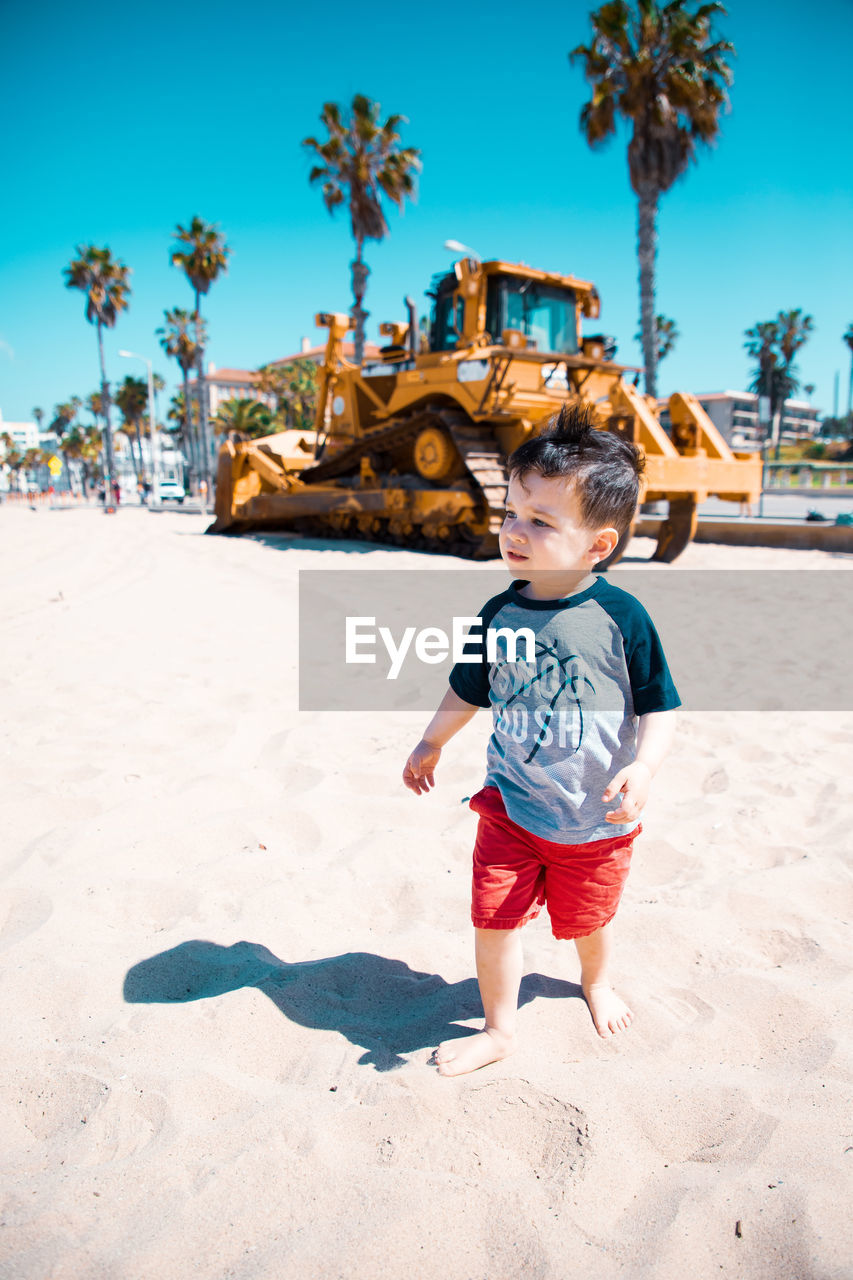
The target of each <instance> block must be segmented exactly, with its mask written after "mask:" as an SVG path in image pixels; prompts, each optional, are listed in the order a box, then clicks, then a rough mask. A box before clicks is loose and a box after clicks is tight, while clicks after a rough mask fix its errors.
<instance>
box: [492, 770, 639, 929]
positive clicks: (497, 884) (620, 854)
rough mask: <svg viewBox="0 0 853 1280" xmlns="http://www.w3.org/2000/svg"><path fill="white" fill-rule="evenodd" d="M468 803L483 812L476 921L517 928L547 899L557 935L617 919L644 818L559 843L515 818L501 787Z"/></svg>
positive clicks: (536, 912)
mask: <svg viewBox="0 0 853 1280" xmlns="http://www.w3.org/2000/svg"><path fill="white" fill-rule="evenodd" d="M470 807H471V808H472V809H473V810H474V812H475V813H478V814H479V815H480V822H479V825H478V827H477V840H476V843H475V844H474V876H473V886H472V895H471V897H472V901H471V919H472V920H473V922H474V925H475V927H476V928H477V929H518V928H519V927H520V926H521V925H523V924H527V922H528V920H535V918H536V917H537V916H538V915H539V912H540V911H541V910H542V904H543V903H546V904H547V907H548V914H549V916H550V917H551V931H552V933H553V934H554V937H555V938H584V937H586V936H587V935H588V934H590V933H595V931H596V929H600V928H601V927H602V926H603V925H605V924H607V923H608V922H609V921H610V920H612V919H613V917H614V915H615V914H616V908H617V907H618V905H619V899H620V898H621V897H622V890H623V889H624V887H625V881H626V879H627V878H628V870H629V868H630V865H631V850H632V848H633V844H634V839H635V837H636V836H638V835H639V834H640V832H641V831H642V829H643V827H642V824H641V823H638V825H637V826H636V828H635V829H634V830H633V831H629V832H628V834H627V835H618V836H610V837H608V838H607V839H604V840H593V841H591V842H590V843H589V844H556V843H555V842H554V841H552V840H543V839H541V837H539V836H534V835H531V834H530V832H529V831H525V830H524V829H523V828H522V827H519V826H518V825H517V824H516V823H515V822H513V821H511V819H510V818H508V817H507V814H506V809H505V808H504V802H503V799H502V797H501V793H500V791H498V789H497V787H484V788H483V790H482V791H478V792H477V794H476V795H475V796H473V797H472V799H471V801H470Z"/></svg>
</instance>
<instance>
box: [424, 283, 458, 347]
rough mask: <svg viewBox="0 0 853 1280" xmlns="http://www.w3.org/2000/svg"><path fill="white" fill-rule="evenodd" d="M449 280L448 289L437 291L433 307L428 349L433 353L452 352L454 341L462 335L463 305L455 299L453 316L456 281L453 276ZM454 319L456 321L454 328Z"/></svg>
mask: <svg viewBox="0 0 853 1280" xmlns="http://www.w3.org/2000/svg"><path fill="white" fill-rule="evenodd" d="M450 280H451V281H452V285H451V287H450V288H449V289H444V288H440V289H439V292H438V294H437V296H436V299H435V305H434V307H433V312H432V324H431V325H430V347H431V349H432V350H433V351H452V350H453V348H454V347H455V346H456V339H457V338H458V337H459V335H460V334H461V333H462V321H463V315H464V310H465V304H464V303H463V301H462V299H461V298H457V299H456V307H455V315H454V305H453V293H454V291H455V288H456V280H455V278H454V277H453V276H451V277H450ZM454 319H455V321H456V326H455V328H454V323H453V322H454Z"/></svg>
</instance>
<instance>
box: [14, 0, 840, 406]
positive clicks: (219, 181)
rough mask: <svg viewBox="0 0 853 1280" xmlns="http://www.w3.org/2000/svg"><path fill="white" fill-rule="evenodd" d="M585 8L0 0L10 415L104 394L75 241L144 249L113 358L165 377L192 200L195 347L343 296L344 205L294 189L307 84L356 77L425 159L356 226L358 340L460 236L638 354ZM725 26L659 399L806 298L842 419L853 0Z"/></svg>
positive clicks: (685, 185)
mask: <svg viewBox="0 0 853 1280" xmlns="http://www.w3.org/2000/svg"><path fill="white" fill-rule="evenodd" d="M588 12H589V7H588V6H587V5H585V4H583V5H582V4H565V3H564V4H557V3H554V2H553V0H543V2H542V3H540V4H539V5H537V6H536V7H535V9H530V10H527V11H525V10H524V9H522V8H520V7H519V6H518V5H517V4H515V3H513V4H510V3H506V0H494V3H493V4H492V5H491V6H490V7H488V8H478V9H475V8H473V7H468V8H462V7H460V6H459V5H453V4H449V3H447V2H446V0H437V3H434V4H432V5H431V6H429V8H428V10H427V9H425V8H424V7H423V6H395V7H388V6H385V7H380V8H377V7H376V6H359V5H355V4H352V3H348V4H342V3H340V2H339V0H328V2H327V4H326V5H324V6H322V7H320V8H315V7H313V6H311V7H309V6H306V5H300V6H298V7H297V6H294V5H292V4H291V5H287V4H285V5H282V4H280V3H279V4H273V3H266V2H265V0H261V2H256V3H254V4H250V5H244V6H242V7H241V6H236V5H230V4H229V5H226V4H224V3H222V2H221V0H209V2H208V3H206V4H205V5H203V6H202V5H198V4H194V3H193V2H192V0H189V3H188V4H187V5H186V6H185V7H183V8H182V9H180V10H178V9H176V8H175V6H174V5H166V4H165V3H163V0H149V3H148V4H146V5H145V6H139V7H135V8H131V7H129V6H115V5H112V4H106V3H99V2H96V0H81V2H80V3H79V4H76V5H68V4H67V3H65V0H63V2H62V3H58V2H57V0H47V2H46V3H43V4H41V5H39V6H33V5H31V4H30V3H29V2H27V3H24V2H22V0H4V3H3V5H2V6H0V36H2V46H3V49H4V52H5V55H6V56H5V59H4V66H3V73H2V77H0V103H1V104H2V112H3V114H2V118H3V119H4V120H5V121H6V122H7V127H6V129H5V130H4V139H3V144H2V147H3V153H4V163H3V177H4V184H3V186H4V196H3V200H2V207H0V410H2V413H3V416H4V418H5V419H6V420H7V421H20V420H23V419H28V418H29V417H30V413H31V409H32V407H33V406H35V405H39V406H41V407H43V408H44V409H45V411H46V412H47V413H49V412H50V411H51V409H52V407H53V405H54V404H56V403H57V402H59V401H60V400H64V399H67V398H68V397H69V396H71V395H72V394H78V395H81V396H85V395H87V394H88V393H89V392H90V391H92V390H94V389H95V388H96V387H97V384H98V380H99V374H98V364H97V348H96V338H95V331H94V329H93V328H92V327H91V326H89V325H88V324H86V322H85V320H84V315H83V310H84V300H83V297H82V295H80V294H78V293H76V292H74V291H69V290H67V289H66V288H65V287H64V284H63V277H62V274H61V273H62V268H63V267H64V266H65V265H66V264H67V263H68V261H69V260H70V259H71V257H72V256H74V251H75V246H77V245H78V244H82V243H94V244H98V245H104V244H106V245H108V246H109V247H110V249H111V250H112V251H113V253H114V254H115V255H116V256H117V257H119V258H120V259H121V260H122V261H123V262H125V263H126V264H127V265H128V266H130V267H131V268H132V269H133V275H132V277H131V285H132V289H133V294H132V298H131V306H130V310H129V312H127V313H126V314H125V315H123V316H122V317H121V318H120V320H119V322H118V325H117V326H116V328H115V329H114V330H112V331H111V332H109V333H108V334H107V338H106V352H107V364H108V376H109V377H110V379H111V380H117V379H120V378H122V377H124V376H125V375H126V374H127V373H130V372H132V373H141V372H142V368H143V367H142V366H141V365H138V364H137V363H135V362H131V361H126V360H122V359H120V358H119V357H118V356H117V354H116V353H117V351H118V350H119V348H130V349H131V350H134V351H138V352H140V353H142V354H144V355H147V356H149V357H150V358H154V359H155V368H156V369H158V370H159V371H160V372H161V373H162V374H163V375H164V376H165V377H167V379H168V381H169V387H170V390H171V389H172V387H173V386H174V385H176V382H177V370H176V368H175V367H174V365H173V364H172V362H170V361H168V360H167V359H166V357H165V356H164V355H163V353H162V351H160V349H159V347H158V345H157V339H156V337H155V333H154V331H155V329H156V328H157V327H158V326H159V325H160V324H162V321H163V311H164V309H165V308H170V307H174V306H184V307H188V308H189V307H190V306H191V303H192V295H191V293H190V289H189V286H188V285H187V283H186V281H185V280H184V278H183V276H182V275H181V273H180V272H179V271H178V270H177V269H175V268H173V267H171V266H170V264H169V253H170V248H171V245H172V231H173V228H174V226H175V224H176V223H178V222H182V223H186V222H188V221H189V220H190V219H191V218H192V216H193V215H194V214H198V215H200V216H201V217H202V218H204V219H205V220H208V221H211V222H216V223H217V224H218V225H219V226H220V228H221V230H222V231H223V232H224V234H225V235H226V237H227V240H228V243H229V245H230V246H231V248H232V258H231V260H230V267H229V271H228V274H227V275H226V276H224V277H222V278H221V279H220V280H219V281H218V282H217V283H216V284H215V285H214V286H213V288H212V290H211V292H210V294H209V295H208V298H207V300H206V302H205V304H204V312H205V314H206V318H207V321H208V328H209V334H210V342H209V348H208V356H209V358H210V359H211V360H214V361H215V362H216V364H217V365H218V366H219V367H222V366H226V365H227V366H237V367H243V368H255V367H257V366H258V365H259V364H261V363H263V362H264V361H266V360H271V359H276V358H278V357H280V356H283V355H286V354H287V353H289V352H292V351H294V350H296V349H297V348H298V346H299V340H300V338H301V337H302V336H303V335H304V336H307V337H309V338H311V339H312V341H314V340H317V335H316V331H315V329H314V327H313V316H314V313H315V312H316V311H319V310H337V311H345V310H347V309H348V307H349V305H350V301H351V299H350V285H349V262H350V259H351V257H352V242H351V239H350V235H349V225H348V219H347V217H346V215H345V213H344V212H339V213H338V214H337V215H336V217H335V218H330V217H329V215H328V214H327V212H326V210H325V208H324V206H323V204H322V199H321V195H320V192H319V190H317V189H313V188H309V186H308V183H307V175H308V170H309V167H310V159H309V157H308V155H307V154H306V153H304V152H303V150H302V148H301V147H300V141H301V139H302V138H303V137H305V136H306V135H307V134H309V133H314V132H319V131H320V124H319V120H318V115H319V111H320V108H321V105H322V103H323V101H325V100H328V99H334V100H336V101H338V102H341V103H345V102H347V101H349V100H350V99H351V97H352V94H353V93H355V92H363V93H366V94H367V95H368V96H369V97H372V98H374V99H376V100H378V101H379V102H380V103H381V104H382V108H383V111H385V112H389V113H390V112H392V111H393V112H397V111H399V112H402V113H403V114H405V115H406V116H408V118H409V124H408V125H407V126H404V130H403V139H404V141H405V142H406V143H408V144H410V145H413V146H417V147H419V148H420V149H421V151H422V152H423V174H422V176H421V180H420V184H419V192H418V198H417V202H416V203H415V204H413V205H407V207H406V211H405V214H404V216H402V217H401V216H399V215H398V214H397V213H396V212H395V211H394V210H393V209H392V210H391V211H390V212H389V215H388V220H389V223H390V227H391V234H390V236H389V237H388V238H387V239H386V240H385V241H384V242H383V243H382V244H378V245H377V244H373V243H369V244H368V246H367V260H368V262H369V264H370V266H371V268H372V274H371V277H370V282H369V286H368V295H367V300H366V301H367V306H368V308H369V310H370V313H371V316H370V320H369V321H368V325H369V333H368V336H369V337H372V336H374V335H375V332H376V329H375V326H376V325H377V324H378V323H379V321H381V320H390V319H395V318H399V319H404V318H405V309H404V306H403V297H404V295H405V294H406V293H411V294H412V295H413V296H414V297H416V298H418V299H421V298H422V294H423V290H424V289H425V288H426V287H427V286H428V283H429V279H430V277H431V275H432V274H433V273H434V272H435V271H437V270H440V269H444V268H446V267H448V266H449V265H450V263H451V261H452V255H450V254H448V253H447V252H446V251H445V250H444V249H443V242H444V241H445V240H446V239H447V238H449V237H452V238H455V239H458V240H461V241H463V242H464V243H466V244H469V245H472V246H473V247H474V248H475V249H477V250H478V252H479V253H480V254H481V256H483V257H504V258H508V259H511V260H518V261H524V262H528V263H530V264H531V265H534V266H537V267H542V268H545V269H552V270H558V271H567V272H571V273H573V274H575V275H578V276H581V277H582V278H585V279H589V280H593V281H594V282H595V283H596V284H597V286H598V288H599V291H600V293H601V298H602V315H601V319H600V321H599V322H596V323H594V324H590V322H587V323H588V329H589V330H590V331H604V332H606V333H610V334H613V335H615V336H616V338H617V339H618V342H619V355H618V357H617V358H618V359H620V360H622V361H624V362H625V363H629V364H633V363H639V360H640V353H639V349H638V346H637V345H636V344H635V343H634V341H633V336H634V334H635V332H636V330H637V312H638V301H637V264H636V203H635V199H634V196H633V194H632V192H631V190H630V186H629V183H628V176H627V162H626V145H627V135H626V133H625V131H624V130H622V131H621V132H620V134H619V136H618V137H617V138H616V139H614V140H613V141H612V142H611V143H610V144H609V146H608V147H607V148H606V149H605V150H603V151H598V152H595V153H593V152H592V151H590V149H589V148H588V147H587V146H586V144H585V142H584V141H583V139H582V137H581V135H580V132H579V129H578V114H579V111H580V108H581V106H582V104H583V102H584V101H585V92H586V87H585V82H584V80H583V77H582V74H581V71H580V68H579V67H571V66H570V65H569V62H568V59H567V52H568V51H569V50H570V49H571V48H573V47H574V46H575V45H576V44H578V43H580V42H582V41H586V40H587V39H588V37H589V24H588V17H587V15H588ZM525 13H529V14H530V17H529V18H528V17H526V16H525ZM360 14H363V15H364V16H363V17H359V15H360ZM720 29H721V31H722V32H723V33H724V34H725V35H726V36H727V37H728V38H729V39H730V40H732V42H733V43H734V44H735V46H736V48H737V50H738V58H737V60H736V62H735V64H734V66H735V83H734V86H733V89H732V94H731V97H732V111H731V113H730V114H729V115H727V116H726V117H725V118H724V120H723V127H722V134H721V137H720V139H719V142H718V144H717V145H716V147H715V148H713V149H712V150H705V151H703V152H701V153H700V156H699V163H698V164H696V165H694V166H692V167H691V169H690V170H689V172H688V174H687V176H686V177H685V178H684V179H682V180H681V182H679V183H678V184H677V186H676V187H675V188H673V190H672V191H670V192H669V193H668V194H667V195H665V196H664V197H663V199H662V202H661V208H660V216H659V223H658V228H659V235H660V241H659V253H658V278H657V287H658V294H657V305H658V310H659V311H661V312H663V313H664V314H666V315H668V316H671V317H673V318H675V320H676V322H677V324H678V327H679V329H680V331H681V339H680V341H679V344H678V347H677V348H676V351H675V352H674V353H673V354H672V355H671V356H670V357H668V358H667V360H666V361H665V362H664V363H663V365H662V367H661V370H660V382H659V391H660V392H661V393H662V394H668V393H669V392H670V391H672V390H676V389H680V390H687V391H693V392H700V391H709V390H717V389H723V388H726V387H731V388H738V387H742V386H745V385H746V383H747V381H748V379H749V364H748V361H747V358H746V355H745V353H744V351H743V345H742V344H743V330H744V329H745V328H747V327H749V326H750V325H752V324H754V323H755V322H756V321H758V320H764V319H771V318H773V317H774V316H775V314H776V313H777V312H778V311H779V310H780V309H788V308H791V307H802V308H804V309H805V310H806V311H808V312H809V313H810V314H811V315H812V316H813V317H814V320H815V326H816V328H815V333H814V335H813V336H812V338H811V339H810V341H809V342H808V344H807V345H806V347H805V348H804V349H803V350H802V352H801V353H800V357H799V367H800V374H801V381H802V382H803V383H814V384H815V386H816V391H815V394H814V397H813V399H814V402H815V403H816V404H817V405H818V406H819V407H820V408H821V409H822V410H824V411H825V412H831V411H832V398H833V378H834V375H835V373H836V371H838V373H839V374H840V387H841V390H840V399H841V405H840V407H841V410H842V412H843V411H844V409H845V408H846V400H847V391H846V388H847V379H848V376H849V367H850V366H849V353H848V351H847V348H846V347H845V346H844V344H843V343H842V341H841V335H842V333H843V332H844V330H845V329H846V327H847V325H848V324H849V323H851V322H853V296H852V295H853V289H851V283H853V244H851V241H852V240H853V237H851V227H853V194H851V186H853V183H851V157H850V145H849V140H848V139H849V90H848V88H847V85H848V83H849V62H850V55H851V49H853V4H851V3H850V0H821V3H820V4H819V5H814V6H810V7H806V6H803V5H802V4H799V3H794V0H775V2H774V0H732V2H731V4H730V12H729V16H728V17H727V18H726V19H724V20H722V21H721V23H720ZM12 122H14V123H12Z"/></svg>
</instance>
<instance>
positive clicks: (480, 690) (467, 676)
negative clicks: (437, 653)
mask: <svg viewBox="0 0 853 1280" xmlns="http://www.w3.org/2000/svg"><path fill="white" fill-rule="evenodd" d="M507 597H508V593H507V592H506V591H502V592H501V594H500V595H499V596H493V597H492V599H491V600H489V601H488V602H487V603H486V604H484V605H483V608H482V609H481V610H480V612H479V613H478V615H477V617H478V618H479V619H480V628H479V632H478V633H477V634H475V633H474V629H473V628H472V629H471V632H470V639H468V640H466V641H465V652H466V654H469V655H470V656H471V657H472V658H474V659H475V660H474V661H473V662H457V663H456V664H455V666H454V667H453V668H452V670H451V672H450V687H451V689H452V690H453V692H454V693H455V694H456V696H457V697H458V698H461V699H462V701H463V702H468V703H470V704H471V706H472V707H488V706H489V705H490V703H491V699H490V698H489V691H490V688H491V686H490V683H489V664H488V662H487V661H486V632H487V631H488V629H489V627H490V626H491V623H492V619H493V618H494V616H495V614H496V613H497V611H498V609H500V607H501V605H502V604H505V603H506V600H507Z"/></svg>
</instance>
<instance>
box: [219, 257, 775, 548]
mask: <svg viewBox="0 0 853 1280" xmlns="http://www.w3.org/2000/svg"><path fill="white" fill-rule="evenodd" d="M431 296H432V299H433V306H432V313H431V317H430V322H429V328H428V332H427V333H421V332H420V331H419V326H418V321H417V313H416V310H415V306H414V304H413V303H412V301H411V299H409V298H407V299H406V305H407V308H408V313H409V315H408V321H407V322H406V323H401V324H394V323H389V324H383V325H381V326H380V332H381V333H382V334H383V336H384V337H385V338H386V340H387V345H386V346H384V347H383V348H381V350H380V351H379V353H378V355H376V356H375V357H371V358H370V359H368V360H366V361H364V362H363V363H362V364H361V365H356V364H353V363H352V362H350V361H348V360H346V359H344V356H343V342H344V338H345V336H346V334H347V332H348V331H349V329H350V327H351V322H350V318H349V317H348V316H346V315H340V314H325V313H323V314H320V315H318V316H317V317H316V323H317V324H318V325H319V326H321V327H325V328H327V329H328V341H327V345H326V353H325V359H324V362H323V365H322V368H321V371H320V379H319V391H318V400H317V412H316V419H315V427H314V431H313V432H307V433H300V432H293V431H284V432H280V433H278V434H276V435H270V436H266V437H264V438H262V439H256V440H245V439H240V438H236V437H231V438H229V439H227V440H225V441H224V442H223V444H222V447H221V449H220V452H219V459H218V468H217V479H216V506H215V515H216V519H215V521H214V523H213V524H212V525H211V526H210V529H209V530H208V532H210V533H240V532H243V531H244V530H249V529H276V528H278V529H294V530H301V531H305V532H310V533H313V534H319V535H321V536H325V537H349V538H359V539H371V540H375V541H377V542H383V543H388V544H392V545H396V546H405V547H411V548H415V549H417V548H421V549H424V550H434V551H435V550H438V551H444V552H447V553H449V554H454V555H460V556H465V557H469V558H473V559H485V558H489V557H492V556H495V555H497V554H498V530H499V529H500V526H501V522H502V520H503V508H504V501H505V497H506V486H507V475H506V467H505V462H506V458H507V456H508V455H509V454H510V453H512V451H513V449H515V448H516V447H517V446H518V445H519V444H521V443H522V441H523V440H525V439H526V438H527V437H528V436H530V435H531V434H535V433H537V432H539V431H540V430H542V428H543V427H544V426H545V425H546V424H547V423H548V421H549V420H550V419H551V418H552V417H553V416H554V414H555V412H556V411H557V410H558V409H559V408H560V406H561V404H562V403H564V402H565V401H566V400H580V401H582V402H583V403H585V404H587V405H590V406H591V407H592V408H593V411H594V414H595V421H596V423H597V425H598V426H599V427H600V428H601V429H602V430H606V431H616V432H618V433H619V434H620V435H623V436H625V437H627V438H628V439H630V440H633V441H634V442H635V443H636V444H638V445H639V446H640V447H641V448H642V450H643V453H644V455H645V464H646V465H645V476H644V486H645V487H644V492H643V493H642V495H641V500H642V501H643V502H657V501H664V500H665V501H667V502H668V504H669V505H668V514H667V516H666V518H665V519H663V520H662V521H661V524H660V529H659V533H658V540H657V546H656V549H655V552H654V555H653V557H652V559H654V560H663V561H667V562H669V561H672V560H674V559H675V558H676V556H678V555H679V554H680V553H681V552H682V551H683V550H684V548H685V547H686V546H687V544H688V542H689V541H690V539H691V538H692V537H693V534H694V533H695V531H696V518H697V517H696V508H697V505H698V504H699V503H700V502H703V501H704V500H705V499H706V498H707V497H708V496H709V495H711V494H714V495H716V496H718V497H720V498H724V499H727V500H729V501H737V502H753V501H757V499H758V497H759V495H760V492H761V460H760V458H758V457H757V456H755V455H751V454H745V453H732V451H731V450H730V449H729V447H728V445H727V444H726V442H725V440H724V439H723V437H722V436H721V435H720V433H719V432H718V431H717V429H716V427H715V426H714V424H713V423H712V422H711V420H710V418H709V417H708V416H707V414H706V413H705V411H704V410H703V409H702V407H701V405H700V404H699V403H698V401H697V400H696V399H695V397H693V396H691V395H687V394H682V393H678V394H675V395H673V396H671V397H670V400H669V417H670V431H669V432H667V431H666V430H665V429H664V427H663V426H662V425H661V423H660V421H659V419H658V416H657V411H656V405H655V402H654V401H653V400H651V399H648V398H646V397H644V396H643V395H641V394H640V393H639V392H638V390H637V389H636V386H635V385H633V382H632V379H631V377H630V376H626V375H631V374H635V373H638V372H639V371H638V370H636V369H634V368H632V367H629V366H626V365H620V364H616V363H614V362H613V360H612V358H611V356H612V346H611V344H610V340H609V339H607V338H605V337H603V336H595V337H590V336H583V334H582V329H581V325H582V320H583V318H584V317H587V318H591V319H597V318H598V316H599V297H598V293H597V291H596V289H595V286H594V285H592V284H591V283H590V282H589V281H586V280H579V279H576V278H575V277H574V276H566V275H557V274H555V273H553V272H548V271H537V270H534V269H532V268H530V267H527V266H524V265H519V264H517V263H509V262H500V261H491V262H480V261H478V260H476V259H473V258H463V259H461V260H460V261H458V262H457V263H456V264H455V265H454V268H453V270H452V271H450V272H447V273H445V274H441V275H439V276H437V277H436V278H435V279H434V280H433V286H432V290H431ZM634 523H636V520H635V522H634ZM633 528H634V525H632V527H631V529H630V530H628V532H627V533H626V534H625V536H624V537H623V538H622V539H621V540H620V542H619V545H618V546H617V547H616V549H615V551H614V553H613V555H612V556H611V557H610V559H609V561H608V562H607V563H608V564H612V563H614V562H615V561H616V560H618V558H619V557H620V556H621V555H622V554H623V552H624V550H625V547H626V546H627V544H628V542H629V540H630V537H631V533H632V532H633ZM601 567H606V566H601Z"/></svg>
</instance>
